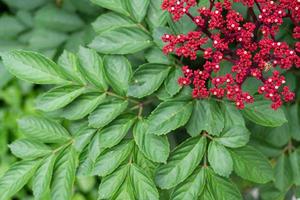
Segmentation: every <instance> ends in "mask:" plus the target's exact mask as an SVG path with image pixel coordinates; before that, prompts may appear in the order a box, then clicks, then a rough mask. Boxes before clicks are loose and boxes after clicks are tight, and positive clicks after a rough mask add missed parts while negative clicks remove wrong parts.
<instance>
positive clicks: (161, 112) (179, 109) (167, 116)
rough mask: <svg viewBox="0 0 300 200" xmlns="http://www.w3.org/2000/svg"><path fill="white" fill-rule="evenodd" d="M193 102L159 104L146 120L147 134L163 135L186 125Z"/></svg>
mask: <svg viewBox="0 0 300 200" xmlns="http://www.w3.org/2000/svg"><path fill="white" fill-rule="evenodd" d="M193 103H194V102H193V101H166V102H162V103H161V104H159V105H158V106H157V107H156V109H155V110H154V111H153V112H152V113H151V115H150V116H149V118H148V122H149V129H148V132H149V134H155V135H165V134H167V133H169V132H170V131H172V130H175V129H177V128H179V127H181V126H183V125H185V124H186V123H187V121H188V120H189V118H190V116H191V114H192V109H193Z"/></svg>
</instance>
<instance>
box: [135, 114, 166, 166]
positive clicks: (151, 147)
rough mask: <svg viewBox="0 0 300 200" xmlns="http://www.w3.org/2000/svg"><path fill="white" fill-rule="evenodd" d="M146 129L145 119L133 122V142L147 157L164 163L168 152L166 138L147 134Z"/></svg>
mask: <svg viewBox="0 0 300 200" xmlns="http://www.w3.org/2000/svg"><path fill="white" fill-rule="evenodd" d="M147 130H148V123H147V121H146V120H143V119H141V120H139V121H138V122H137V123H136V124H135V126H134V128H133V136H134V140H135V143H136V144H137V145H138V147H139V149H140V150H141V152H143V153H144V154H145V156H146V157H147V158H148V159H150V160H152V161H154V162H163V163H165V162H166V160H167V159H168V156H169V152H170V144H169V141H168V138H167V137H166V136H157V135H154V134H149V133H148V131H147ZM157 152H159V153H157Z"/></svg>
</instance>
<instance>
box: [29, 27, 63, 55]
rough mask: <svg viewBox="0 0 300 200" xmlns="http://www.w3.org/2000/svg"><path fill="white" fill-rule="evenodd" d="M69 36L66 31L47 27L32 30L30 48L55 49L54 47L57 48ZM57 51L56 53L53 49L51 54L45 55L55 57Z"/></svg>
mask: <svg viewBox="0 0 300 200" xmlns="http://www.w3.org/2000/svg"><path fill="white" fill-rule="evenodd" d="M45 38H47V40H45ZM67 38H68V35H67V34H66V33H61V32H58V31H53V30H50V29H46V28H38V29H34V30H33V31H32V32H30V38H28V43H29V48H30V49H36V50H45V49H53V48H55V49H56V48H58V47H59V46H60V45H62V44H63V43H64V42H65V41H66V40H67ZM50 51H51V50H50ZM55 53H56V52H55V50H53V53H51V54H50V55H48V54H46V53H45V54H44V55H48V56H49V57H53V56H54V54H55ZM52 54H53V56H52Z"/></svg>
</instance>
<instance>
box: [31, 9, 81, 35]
mask: <svg viewBox="0 0 300 200" xmlns="http://www.w3.org/2000/svg"><path fill="white" fill-rule="evenodd" d="M35 23H36V25H37V26H40V27H46V28H50V29H53V30H57V31H63V32H70V31H75V30H77V29H79V28H81V27H82V26H83V25H84V22H83V21H82V19H81V18H80V17H79V16H78V15H76V14H75V13H72V12H68V11H66V10H65V9H59V8H57V7H55V6H44V7H43V8H42V9H40V10H38V11H37V12H36V14H35Z"/></svg>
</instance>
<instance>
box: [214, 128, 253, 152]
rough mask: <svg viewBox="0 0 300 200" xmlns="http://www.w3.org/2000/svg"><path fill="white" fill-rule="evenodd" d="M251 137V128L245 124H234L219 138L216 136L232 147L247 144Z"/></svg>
mask: <svg viewBox="0 0 300 200" xmlns="http://www.w3.org/2000/svg"><path fill="white" fill-rule="evenodd" d="M249 137H250V132H249V130H248V129H247V128H246V127H244V126H232V127H231V128H229V129H228V130H225V131H223V132H222V134H221V136H220V137H219V138H215V141H217V142H218V143H220V144H222V145H224V146H226V147H231V148H238V147H242V146H245V145H246V144H247V143H248V141H249Z"/></svg>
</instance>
